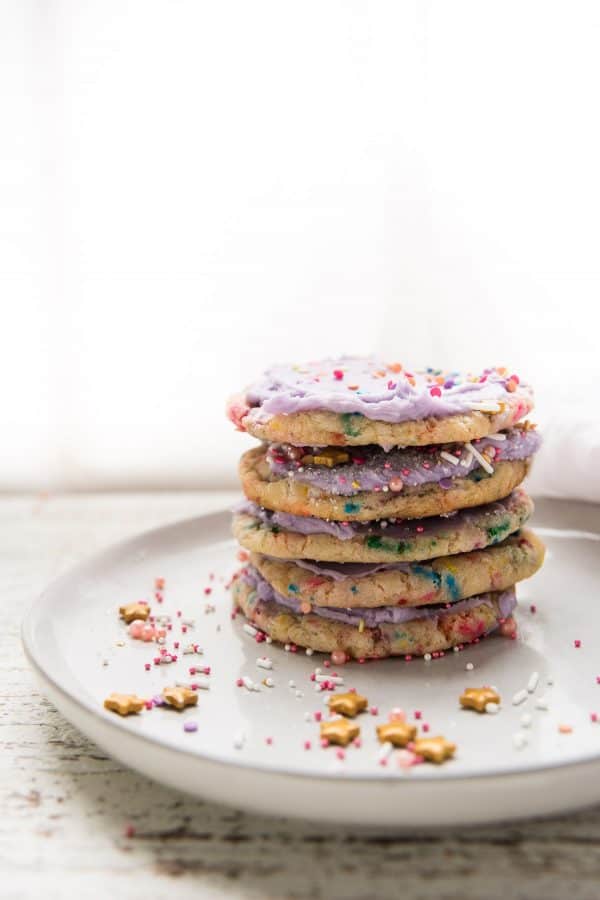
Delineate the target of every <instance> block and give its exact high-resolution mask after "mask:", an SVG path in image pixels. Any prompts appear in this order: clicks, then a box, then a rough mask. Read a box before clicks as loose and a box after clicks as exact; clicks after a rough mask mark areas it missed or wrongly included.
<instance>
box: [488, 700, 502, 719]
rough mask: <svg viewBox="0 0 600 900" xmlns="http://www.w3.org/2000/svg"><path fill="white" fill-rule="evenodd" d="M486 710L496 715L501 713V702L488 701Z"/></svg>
mask: <svg viewBox="0 0 600 900" xmlns="http://www.w3.org/2000/svg"><path fill="white" fill-rule="evenodd" d="M485 711H486V713H488V714H489V715H492V716H495V715H496V713H499V712H500V704H499V703H491V702H490V703H486V704H485Z"/></svg>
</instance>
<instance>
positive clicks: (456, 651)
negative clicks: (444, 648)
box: [452, 647, 460, 653]
mask: <svg viewBox="0 0 600 900" xmlns="http://www.w3.org/2000/svg"><path fill="white" fill-rule="evenodd" d="M452 652H453V653H460V650H459V649H458V647H453V648H452Z"/></svg>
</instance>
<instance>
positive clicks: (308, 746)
mask: <svg viewBox="0 0 600 900" xmlns="http://www.w3.org/2000/svg"><path fill="white" fill-rule="evenodd" d="M311 746H312V745H311V743H310V741H304V749H305V750H310V748H311Z"/></svg>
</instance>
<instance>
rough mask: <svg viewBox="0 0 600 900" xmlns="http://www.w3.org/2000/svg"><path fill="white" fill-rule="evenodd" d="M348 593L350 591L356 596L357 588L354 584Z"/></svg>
mask: <svg viewBox="0 0 600 900" xmlns="http://www.w3.org/2000/svg"><path fill="white" fill-rule="evenodd" d="M350 591H351V592H352V593H353V594H358V588H357V586H356V585H355V584H353V585H352V587H351V588H350Z"/></svg>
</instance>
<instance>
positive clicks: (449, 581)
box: [444, 572, 460, 600]
mask: <svg viewBox="0 0 600 900" xmlns="http://www.w3.org/2000/svg"><path fill="white" fill-rule="evenodd" d="M444 581H445V583H446V587H447V588H448V590H449V591H450V596H451V597H452V599H453V600H458V599H459V597H460V587H459V586H458V583H457V581H456V578H455V577H454V575H451V574H450V573H449V572H446V574H445V575H444Z"/></svg>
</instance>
